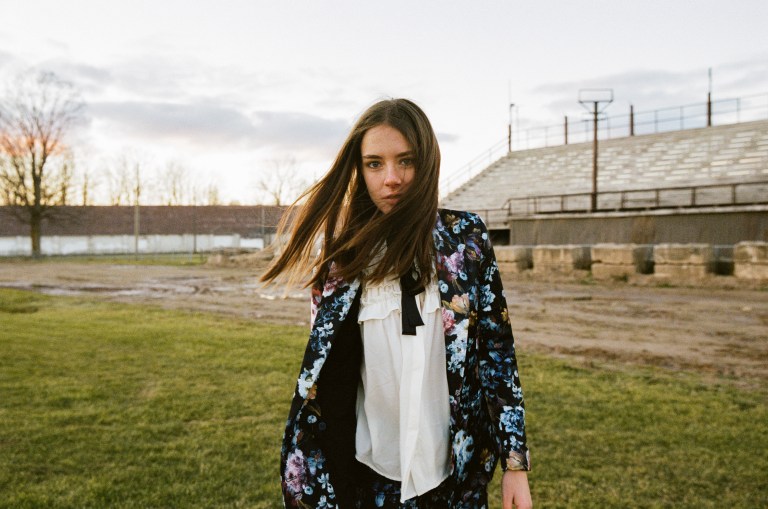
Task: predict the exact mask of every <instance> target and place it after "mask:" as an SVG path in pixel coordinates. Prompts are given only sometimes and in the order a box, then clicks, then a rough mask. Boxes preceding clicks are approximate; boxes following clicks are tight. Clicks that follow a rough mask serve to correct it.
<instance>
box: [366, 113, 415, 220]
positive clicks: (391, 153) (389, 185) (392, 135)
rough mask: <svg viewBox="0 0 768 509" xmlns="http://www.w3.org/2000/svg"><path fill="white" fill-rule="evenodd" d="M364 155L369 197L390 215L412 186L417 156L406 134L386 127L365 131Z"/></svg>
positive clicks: (379, 126)
mask: <svg viewBox="0 0 768 509" xmlns="http://www.w3.org/2000/svg"><path fill="white" fill-rule="evenodd" d="M360 152H361V156H362V161H363V168H362V172H363V178H364V179H365V186H366V188H367V189H368V195H369V196H370V197H371V200H372V201H373V203H374V204H375V205H376V207H378V208H379V210H380V211H382V212H383V213H385V214H386V213H388V212H389V211H390V210H392V208H393V207H394V206H395V204H396V203H397V202H398V201H399V200H400V197H401V196H402V194H403V193H405V191H406V190H407V189H408V186H410V185H411V182H412V181H413V176H414V173H415V172H416V168H415V166H414V164H415V158H416V154H415V152H414V150H413V147H411V145H410V143H408V140H406V139H405V136H403V133H401V132H400V131H398V130H397V129H395V128H394V127H392V126H389V125H386V124H381V125H377V126H376V127H372V128H370V129H368V130H367V131H366V132H365V134H364V135H363V140H362V143H361V144H360Z"/></svg>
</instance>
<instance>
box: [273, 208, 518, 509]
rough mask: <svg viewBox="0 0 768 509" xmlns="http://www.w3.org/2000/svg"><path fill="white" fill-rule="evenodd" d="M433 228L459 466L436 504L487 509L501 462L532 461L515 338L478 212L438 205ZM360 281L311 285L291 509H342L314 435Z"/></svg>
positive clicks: (284, 467)
mask: <svg viewBox="0 0 768 509" xmlns="http://www.w3.org/2000/svg"><path fill="white" fill-rule="evenodd" d="M432 235H433V240H434V245H435V250H436V266H437V278H438V288H439V290H440V297H441V301H442V317H443V330H444V333H445V345H446V372H447V374H448V390H449V394H448V399H449V403H450V408H451V429H450V433H451V466H452V472H451V475H450V476H449V478H448V479H447V480H446V481H445V482H444V483H443V484H442V485H441V488H440V494H439V496H440V497H441V498H440V503H439V504H438V506H440V507H447V508H481V507H486V506H487V495H486V488H487V484H488V482H489V481H490V479H491V476H492V475H493V471H494V468H495V465H496V463H497V462H498V461H499V460H501V463H502V467H503V468H504V469H505V470H506V469H508V468H509V469H515V470H528V469H529V468H530V459H529V454H528V448H527V446H526V435H525V406H524V403H523V393H522V389H521V388H520V379H519V374H518V369H517V361H516V358H515V347H514V339H513V336H512V328H511V326H510V323H509V315H508V311H507V303H506V298H505V297H504V292H503V289H502V284H501V277H500V275H499V270H498V265H497V264H496V259H495V255H494V253H493V248H492V246H491V243H490V239H489V236H488V232H487V230H486V227H485V225H484V224H483V222H482V220H481V219H480V218H479V216H477V215H476V214H472V213H469V212H459V211H451V210H441V211H440V212H439V214H438V217H437V222H436V225H435V229H434V230H433V234H432ZM332 272H333V271H331V273H332ZM359 288H360V285H359V282H358V281H352V282H346V281H343V280H340V279H338V278H333V277H329V278H328V279H327V280H326V281H325V282H324V284H323V286H322V287H317V288H313V291H312V301H311V303H312V329H311V332H310V335H309V342H308V344H307V348H306V351H305V354H304V360H303V362H302V366H301V370H300V375H299V378H298V381H297V384H296V392H295V395H294V399H293V402H292V405H291V411H290V413H289V418H288V422H287V423H286V429H285V435H284V438H283V447H282V454H281V462H280V463H281V465H280V474H281V479H282V488H283V496H284V501H285V505H286V507H300V508H320V507H322V508H324V509H336V508H337V502H336V497H335V493H334V488H333V482H334V480H333V477H332V474H330V473H329V472H328V471H327V466H326V465H327V462H326V461H325V456H324V454H323V452H322V450H320V448H319V447H318V445H317V440H315V434H316V432H315V430H316V428H317V426H318V423H319V417H320V415H321V409H320V408H319V405H318V404H317V401H316V391H317V380H318V377H319V376H320V375H321V374H322V367H323V364H324V363H325V360H326V359H327V357H328V353H329V351H330V349H331V345H332V343H333V337H334V334H335V332H336V331H338V330H339V329H340V327H341V324H342V323H343V322H344V320H345V318H346V316H347V314H348V312H349V309H350V308H351V306H352V302H353V300H354V298H355V296H356V294H357V292H358V290H359ZM387 490H389V488H387ZM387 490H384V489H383V488H382V491H380V492H377V493H376V494H374V498H375V499H377V500H381V501H382V503H383V501H384V499H389V498H390V497H392V496H393V495H392V493H390V492H389V491H387Z"/></svg>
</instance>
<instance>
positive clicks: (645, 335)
mask: <svg viewBox="0 0 768 509" xmlns="http://www.w3.org/2000/svg"><path fill="white" fill-rule="evenodd" d="M261 268H262V267H260V266H256V267H249V268H244V267H211V266H194V267H171V266H134V265H109V264H103V263H86V262H66V261H60V262H55V263H54V262H43V263H33V262H0V287H13V288H25V289H33V290H36V291H40V292H44V293H49V294H60V295H61V294H63V295H98V296H99V297H100V298H103V299H106V300H110V301H116V302H130V303H146V304H152V305H158V306H162V307H166V308H180V309H190V310H202V311H212V312H216V313H222V314H224V315H235V316H241V317H245V318H249V319H260V320H267V321H270V322H278V323H286V324H294V325H308V319H309V307H308V300H307V292H306V291H303V290H301V289H293V290H290V291H288V292H284V291H283V289H281V288H265V287H264V286H263V285H262V284H260V283H259V282H258V275H259V273H260V271H261ZM652 277H653V276H648V277H647V278H645V279H639V280H633V281H630V282H629V283H626V282H608V283H594V282H592V281H590V280H584V279H580V278H578V277H565V276H563V277H559V278H554V277H550V278H548V280H542V279H540V278H539V279H535V278H533V277H532V276H530V275H509V276H505V277H504V282H505V288H506V293H507V300H508V304H509V310H510V316H511V319H512V326H513V329H514V330H515V337H516V341H517V345H518V349H519V351H520V352H521V353H524V352H525V351H536V352H547V353H550V354H554V355H557V356H566V357H575V358H578V359H579V360H582V361H585V362H594V361H597V362H601V363H608V364H614V365H621V364H639V365H655V366H661V367H664V368H668V369H671V370H679V369H684V370H687V371H695V372H698V373H703V374H706V375H709V376H711V377H712V378H713V379H716V380H722V377H725V378H726V379H728V380H732V381H733V382H734V383H736V384H737V385H743V386H745V387H752V388H755V387H759V388H762V389H765V388H766V387H768V291H766V290H767V289H768V288H766V286H761V285H759V284H758V285H755V284H751V285H745V284H741V283H739V282H738V281H736V280H734V279H733V278H724V279H722V280H713V281H708V282H704V283H699V284H697V285H696V286H691V285H686V284H683V283H677V284H668V283H665V284H659V283H658V282H657V281H654V280H653V279H652ZM0 329H1V328H0Z"/></svg>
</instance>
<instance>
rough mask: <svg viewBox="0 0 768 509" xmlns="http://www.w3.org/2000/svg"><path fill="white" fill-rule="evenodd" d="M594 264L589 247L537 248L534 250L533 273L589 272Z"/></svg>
mask: <svg viewBox="0 0 768 509" xmlns="http://www.w3.org/2000/svg"><path fill="white" fill-rule="evenodd" d="M591 264H592V259H591V257H590V249H589V246H580V245H564V246H536V247H534V248H533V271H534V272H536V273H544V272H549V271H557V272H572V271H573V270H589V267H590V265H591Z"/></svg>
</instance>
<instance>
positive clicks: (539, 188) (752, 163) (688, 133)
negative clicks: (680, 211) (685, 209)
mask: <svg viewBox="0 0 768 509" xmlns="http://www.w3.org/2000/svg"><path fill="white" fill-rule="evenodd" d="M598 154H599V157H598V168H599V170H598V175H599V177H598V191H599V192H600V193H605V192H609V191H610V192H616V193H617V194H610V193H608V194H606V195H601V196H600V197H599V208H601V209H615V208H617V207H618V205H617V202H616V200H619V198H618V196H619V194H618V192H621V191H627V190H647V192H646V195H647V196H643V193H634V194H632V195H631V197H630V198H629V199H630V200H633V201H634V203H627V202H626V201H625V200H626V199H627V198H626V196H625V197H623V198H621V199H622V206H623V207H630V208H631V205H635V206H637V208H642V207H643V206H644V203H645V204H647V203H650V202H651V201H653V200H657V202H656V204H657V205H659V202H658V195H657V194H656V193H655V192H653V191H651V190H656V189H660V188H676V187H690V186H713V185H718V186H717V187H708V188H702V189H698V190H697V196H696V199H697V202H696V203H697V204H698V205H701V206H706V205H712V204H717V203H720V202H722V201H723V200H725V201H728V200H732V202H733V203H756V202H760V203H765V202H766V201H768V184H766V185H753V186H740V187H739V188H738V189H736V190H734V188H733V187H732V186H729V185H721V184H743V183H747V182H765V181H768V120H759V121H752V122H743V123H738V124H730V125H722V126H714V127H706V128H699V129H688V130H681V131H673V132H663V133H655V134H646V135H640V136H631V137H624V138H616V139H607V140H601V141H600V143H599V151H598ZM591 190H592V143H578V144H571V145H561V146H556V147H546V148H536V149H530V150H519V151H513V152H511V153H509V154H507V155H506V156H504V157H502V158H501V159H499V160H498V161H496V162H495V163H493V164H491V165H490V166H488V167H487V168H486V169H485V170H483V171H482V172H480V173H479V174H478V175H476V176H475V177H474V178H472V179H471V180H469V181H468V182H466V183H464V184H463V185H461V186H460V187H459V188H457V189H456V190H454V191H453V192H451V193H450V194H448V195H447V196H446V197H445V198H444V199H443V200H442V206H444V207H447V208H454V209H464V210H475V211H489V210H493V209H502V208H506V209H507V211H508V212H509V213H511V214H513V215H514V214H515V213H522V214H524V213H525V211H524V210H514V208H513V207H511V205H510V199H511V200H512V203H517V201H519V200H517V201H516V199H520V198H527V197H534V196H547V195H568V194H575V193H584V194H583V195H582V196H581V197H580V198H579V197H572V198H573V199H575V200H576V201H579V200H581V201H582V202H583V203H582V204H577V205H576V206H577V207H582V205H584V206H583V207H582V208H586V207H588V203H589V193H590V192H591ZM736 193H738V194H739V196H737V197H736V196H735V194H736ZM725 195H728V196H725ZM553 200H554V201H557V202H558V203H557V206H558V207H559V206H561V205H562V202H561V200H560V198H559V197H557V198H556V199H555V198H553ZM690 200H691V194H690V192H689V191H687V190H680V191H674V190H670V191H665V192H664V193H663V199H662V201H661V203H660V204H661V205H662V206H667V207H677V206H690ZM614 202H616V203H614ZM543 206H544V207H545V209H546V203H544V205H543ZM571 206H573V204H571ZM539 211H540V212H541V209H539ZM544 211H545V212H546V210H544ZM491 215H493V216H494V217H496V218H498V219H496V222H498V221H499V220H500V217H501V216H500V215H499V214H498V213H497V214H491ZM504 217H506V214H505V215H504Z"/></svg>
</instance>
